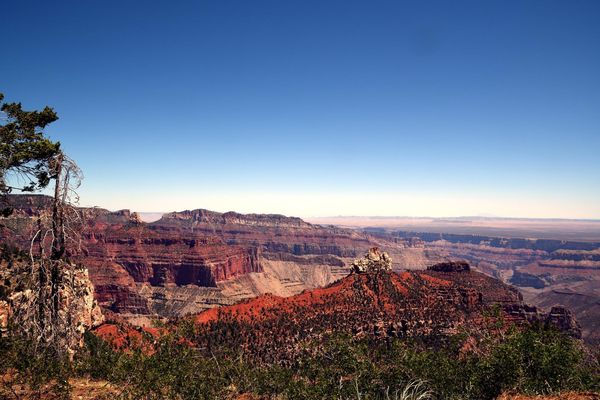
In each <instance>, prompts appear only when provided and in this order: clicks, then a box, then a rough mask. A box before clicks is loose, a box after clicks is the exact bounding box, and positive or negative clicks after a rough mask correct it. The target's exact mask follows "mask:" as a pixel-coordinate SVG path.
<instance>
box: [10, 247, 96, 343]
mask: <svg viewBox="0 0 600 400" xmlns="http://www.w3.org/2000/svg"><path fill="white" fill-rule="evenodd" d="M0 255H1V256H2V258H3V260H4V261H2V262H0V282H2V286H1V288H2V292H3V293H2V297H3V298H2V299H0V333H1V334H9V333H12V332H14V333H17V334H19V335H23V336H26V337H27V336H30V337H33V338H35V340H42V341H48V342H51V343H53V344H54V345H57V346H59V347H60V348H62V349H65V350H67V351H70V352H73V351H74V350H75V349H77V348H79V347H80V346H82V345H83V334H84V333H85V331H87V330H90V329H92V328H94V327H96V326H98V325H100V324H101V323H102V322H104V316H103V314H102V311H101V309H100V307H99V305H98V303H97V301H96V300H95V298H94V286H93V284H92V282H91V281H90V279H89V276H88V271H87V269H86V268H84V267H81V266H77V265H72V264H68V263H66V262H63V261H60V260H59V261H52V262H54V263H58V264H59V265H58V269H57V271H58V276H57V277H56V278H55V280H54V281H55V282H57V283H58V285H57V287H56V289H55V293H56V294H55V295H52V294H51V293H52V292H53V289H52V287H51V286H52V281H51V280H50V279H49V276H48V277H47V278H46V279H45V280H44V281H43V282H45V283H43V284H42V283H41V282H42V281H41V280H38V276H40V274H43V273H44V271H45V270H47V269H43V268H40V266H39V262H38V261H37V260H35V262H34V264H33V265H32V264H31V262H30V260H29V259H23V258H20V256H19V255H14V256H11V255H8V256H7V255H6V254H0ZM6 260H9V261H8V262H7V261H6ZM46 267H48V266H46ZM48 269H49V268H48ZM46 274H47V273H46ZM47 275H48V274H47Z"/></svg>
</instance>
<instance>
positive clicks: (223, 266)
mask: <svg viewBox="0 0 600 400" xmlns="http://www.w3.org/2000/svg"><path fill="white" fill-rule="evenodd" d="M10 200H11V202H12V205H13V207H14V213H13V215H12V216H11V217H10V218H6V219H4V220H3V221H2V222H3V224H2V225H3V226H2V227H1V228H0V240H1V241H2V242H3V243H6V244H8V245H13V246H17V247H20V248H23V249H25V250H28V249H29V248H30V244H31V243H30V240H31V237H33V235H34V232H35V229H36V221H37V219H38V218H40V216H43V214H44V212H46V211H44V210H47V209H48V206H49V198H47V197H45V196H32V195H28V196H22V195H19V196H10ZM80 211H81V213H82V215H85V217H86V218H85V221H86V222H85V224H84V225H83V228H82V232H83V234H82V237H81V250H80V252H79V254H78V255H77V256H78V258H79V259H80V261H81V262H82V263H83V264H84V265H85V266H86V267H87V268H88V270H89V275H90V279H91V280H92V282H93V284H94V286H95V293H96V299H97V301H98V303H99V304H100V305H101V306H102V308H103V309H104V310H105V313H106V315H107V316H108V318H109V319H110V318H113V319H124V320H127V321H128V322H130V323H133V324H137V325H146V326H149V325H151V324H152V321H153V320H154V319H168V318H173V317H183V316H186V315H190V314H196V313H198V312H200V311H202V310H206V309H210V308H214V307H221V306H229V305H233V304H236V303H238V302H240V301H243V300H246V299H250V298H254V297H256V296H260V295H263V294H271V295H273V296H278V297H289V296H294V295H298V294H300V293H301V292H302V291H304V290H307V289H315V288H319V287H325V286H327V285H330V284H332V283H334V282H336V281H338V280H340V279H342V278H344V277H346V276H347V275H348V273H349V272H350V265H351V263H352V261H353V260H354V258H356V257H359V256H361V255H362V254H363V253H364V252H365V251H367V250H368V249H369V248H372V247H379V248H380V249H382V250H383V251H385V252H387V253H388V254H389V255H390V256H391V258H392V260H393V264H392V268H393V270H395V271H404V270H411V271H412V270H425V269H426V268H427V266H431V265H434V264H436V263H440V262H443V261H449V260H465V261H467V262H469V263H470V265H471V267H472V269H473V270H475V271H478V272H481V273H484V274H486V275H488V276H491V277H494V278H496V279H499V280H500V281H502V282H504V283H506V284H510V285H513V286H515V287H518V288H519V291H520V292H521V295H522V296H523V298H524V299H525V301H526V302H527V303H530V304H532V305H533V306H537V307H539V308H540V310H545V311H547V312H550V311H551V309H552V307H554V306H559V305H564V306H566V307H567V308H570V309H572V310H573V312H574V313H575V315H576V316H577V318H578V320H579V321H580V322H581V325H582V334H583V337H584V338H585V339H586V340H589V341H597V340H598V339H600V337H599V336H598V335H599V334H598V333H597V332H598V331H600V329H598V328H599V327H598V326H597V324H598V322H597V321H599V320H600V293H599V291H600V289H599V288H600V285H599V283H600V265H598V263H599V262H600V261H599V260H598V253H597V252H598V250H597V249H598V248H599V247H600V245H599V244H598V243H597V242H584V241H581V242H579V241H576V240H558V239H541V240H540V239H522V238H509V237H498V236H485V235H474V234H464V233H453V234H449V233H443V232H439V233H434V232H418V231H405V230H399V229H394V228H393V227H381V226H375V227H368V226H345V227H340V226H334V225H320V224H315V223H309V222H306V221H304V220H302V219H300V218H294V217H285V216H281V215H268V214H245V215H244V214H238V213H235V212H227V213H217V212H213V211H208V210H203V209H197V210H188V211H182V212H172V213H167V214H164V215H162V217H161V218H160V219H158V220H155V221H153V222H143V221H142V220H141V218H140V216H139V215H138V214H137V213H133V212H130V211H128V210H121V211H116V212H110V211H108V210H103V209H98V208H94V209H90V208H82V209H80ZM588 233H589V232H588Z"/></svg>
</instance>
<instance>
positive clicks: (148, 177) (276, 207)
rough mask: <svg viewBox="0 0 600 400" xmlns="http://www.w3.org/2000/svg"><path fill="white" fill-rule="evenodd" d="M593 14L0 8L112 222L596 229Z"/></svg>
mask: <svg viewBox="0 0 600 400" xmlns="http://www.w3.org/2000/svg"><path fill="white" fill-rule="evenodd" d="M598 21H600V1H597V0H590V1H583V0H576V1H567V0H564V1H551V0H536V1H516V0H515V1H506V0H502V1H446V0H444V1H411V2H402V1H367V0H364V1H349V0H343V1H323V0H319V1H306V0H302V1H280V0H274V1H246V0H243V1H242V0H240V1H227V0H222V1H188V2H179V1H151V2H145V1H144V2H143V1H137V2H135V1H96V2H89V1H60V2H50V1H11V2H5V3H4V4H3V5H2V7H1V9H0V34H1V37H2V39H3V40H2V48H1V56H0V57H1V58H0V91H2V92H4V93H5V95H6V97H7V100H18V101H21V102H23V104H24V106H25V107H28V108H36V107H42V106H44V105H46V104H48V105H51V106H53V107H54V108H55V109H56V111H57V112H58V113H59V115H60V120H59V121H58V122H56V123H55V124H53V126H52V127H51V128H50V129H49V131H48V133H49V134H50V136H51V137H52V138H54V139H58V140H60V141H61V142H62V144H63V148H64V149H66V150H67V152H68V153H69V154H70V155H71V156H72V157H73V158H74V159H76V160H77V161H78V162H79V164H80V165H81V167H82V169H83V170H84V173H85V175H86V180H85V182H84V186H83V188H82V189H81V193H82V202H83V203H84V204H86V205H99V206H103V207H107V208H111V209H117V208H131V209H134V210H139V211H170V210H176V209H186V208H200V207H203V208H212V209H216V210H220V211H226V210H228V209H235V210H238V211H243V212H251V211H256V212H281V213H285V214H295V215H300V216H320V215H339V214H343V215H431V216H456V215H478V214H493V215H500V216H524V217H527V216H532V217H577V218H600V23H599V22H598Z"/></svg>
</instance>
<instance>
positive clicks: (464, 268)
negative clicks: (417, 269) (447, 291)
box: [427, 261, 471, 272]
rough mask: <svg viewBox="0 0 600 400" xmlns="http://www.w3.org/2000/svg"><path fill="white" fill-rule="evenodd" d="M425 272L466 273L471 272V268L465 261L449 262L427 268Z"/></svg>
mask: <svg viewBox="0 0 600 400" xmlns="http://www.w3.org/2000/svg"><path fill="white" fill-rule="evenodd" d="M427 270H428V271H437V272H468V271H470V270H471V267H470V266H469V263H467V262H465V261H449V262H443V263H438V264H435V265H432V266H430V267H427Z"/></svg>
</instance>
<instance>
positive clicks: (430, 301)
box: [195, 263, 579, 362]
mask: <svg viewBox="0 0 600 400" xmlns="http://www.w3.org/2000/svg"><path fill="white" fill-rule="evenodd" d="M456 265H462V264H454V263H450V264H442V265H438V266H435V267H432V269H430V270H427V271H420V272H413V271H405V272H402V273H399V274H398V273H393V272H380V273H365V274H351V275H349V276H348V277H346V278H344V279H342V280H340V281H338V282H335V283H333V284H331V285H329V286H327V287H325V288H320V289H314V290H310V291H305V292H303V293H301V294H299V295H296V296H292V297H288V298H281V297H276V296H272V295H265V296H260V297H258V298H256V299H253V300H249V301H247V302H244V303H240V304H236V305H233V306H228V307H222V308H219V309H212V310H208V311H205V312H203V313H201V314H199V315H198V316H197V317H196V318H195V321H196V325H197V326H198V331H199V332H198V335H197V336H196V337H197V341H198V345H199V347H200V348H211V347H213V346H214V347H218V346H219V345H220V344H222V345H229V346H238V345H239V346H241V347H242V348H243V349H244V350H245V351H246V352H247V353H248V355H250V356H253V357H257V358H258V359H260V360H262V361H266V362H277V361H281V360H282V359H286V358H288V357H292V358H293V357H294V354H295V353H296V352H297V351H300V350H299V349H300V348H302V343H305V342H306V341H307V340H310V339H314V338H319V337H321V336H322V335H325V334H328V333H347V334H352V335H357V336H363V335H368V336H373V337H386V336H401V337H415V336H418V337H424V336H428V335H442V336H445V335H449V334H455V333H459V332H461V331H466V332H469V333H476V332H478V331H481V330H487V329H489V328H490V326H491V321H490V319H489V317H486V315H489V314H490V313H492V312H493V308H494V306H495V305H498V306H499V310H500V314H499V315H498V316H497V318H500V319H502V320H504V321H505V322H506V323H507V324H513V323H519V324H520V323H528V322H530V321H533V320H538V321H542V322H547V323H552V324H555V325H557V326H559V327H560V328H562V329H565V330H570V332H571V333H572V334H574V335H577V334H578V333H579V332H578V327H577V325H576V323H575V322H574V320H573V319H572V317H571V316H570V314H569V313H568V312H567V311H565V310H562V311H561V310H555V312H554V314H552V315H545V314H542V313H540V312H539V311H538V310H537V309H535V308H533V307H527V306H526V305H524V304H523V303H522V301H521V297H520V295H519V293H518V292H517V291H516V290H515V289H513V288H511V287H509V286H507V285H505V284H503V283H501V282H500V281H498V280H496V279H493V278H490V277H487V276H485V275H483V274H480V273H477V272H472V271H469V270H463V271H458V270H456V269H455V268H454V267H453V266H456ZM447 266H450V267H449V269H447V268H446V267H447ZM467 268H468V266H467ZM494 321H497V319H496V318H494Z"/></svg>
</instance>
